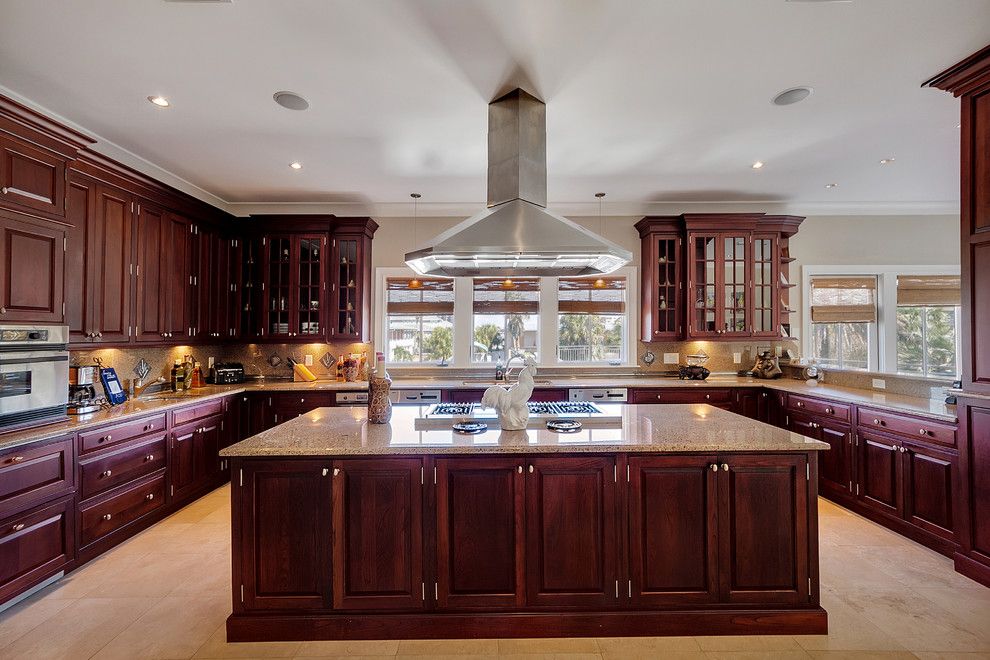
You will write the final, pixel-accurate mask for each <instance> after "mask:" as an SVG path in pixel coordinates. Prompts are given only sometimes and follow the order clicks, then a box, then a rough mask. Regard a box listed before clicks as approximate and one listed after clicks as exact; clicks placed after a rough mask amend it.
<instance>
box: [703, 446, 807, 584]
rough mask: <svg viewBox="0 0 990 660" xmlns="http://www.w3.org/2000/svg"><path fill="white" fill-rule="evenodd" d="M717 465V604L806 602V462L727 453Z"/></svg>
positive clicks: (785, 456) (797, 458)
mask: <svg viewBox="0 0 990 660" xmlns="http://www.w3.org/2000/svg"><path fill="white" fill-rule="evenodd" d="M720 460H721V461H722V463H721V465H720V469H719V512H718V522H719V535H718V542H719V581H720V591H721V599H722V600H723V601H724V602H730V603H781V604H796V603H806V602H808V599H809V585H808V515H807V514H808V508H807V506H808V505H807V501H808V481H807V477H806V469H807V460H806V458H805V457H804V456H803V455H789V454H772V455H764V456H759V455H749V454H728V455H725V456H722V457H720Z"/></svg>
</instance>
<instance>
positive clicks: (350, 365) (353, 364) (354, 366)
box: [343, 358, 361, 383]
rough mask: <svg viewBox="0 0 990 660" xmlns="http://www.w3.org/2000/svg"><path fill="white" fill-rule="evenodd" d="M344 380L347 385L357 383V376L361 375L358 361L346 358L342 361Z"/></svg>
mask: <svg viewBox="0 0 990 660" xmlns="http://www.w3.org/2000/svg"><path fill="white" fill-rule="evenodd" d="M343 371H344V380H345V381H347V382H348V383H353V382H355V381H357V379H358V374H360V373H361V366H360V365H359V364H358V361H357V360H355V359H353V358H347V359H346V360H344V369H343Z"/></svg>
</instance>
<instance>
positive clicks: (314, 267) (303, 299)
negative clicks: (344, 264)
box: [293, 236, 324, 336]
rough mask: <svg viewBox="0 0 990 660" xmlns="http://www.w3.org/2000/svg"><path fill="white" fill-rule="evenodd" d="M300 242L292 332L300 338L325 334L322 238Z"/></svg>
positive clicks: (306, 238)
mask: <svg viewBox="0 0 990 660" xmlns="http://www.w3.org/2000/svg"><path fill="white" fill-rule="evenodd" d="M296 240H297V241H298V246H299V247H298V249H299V252H298V253H299V258H298V261H297V263H296V274H297V281H296V293H297V298H296V300H297V302H296V318H297V320H298V323H299V324H298V326H297V329H296V330H293V332H296V333H298V334H299V335H300V336H306V335H320V334H323V324H322V322H321V318H322V317H321V309H322V304H321V299H322V298H321V294H322V292H323V260H322V254H323V241H324V239H323V237H321V236H302V237H298V238H296Z"/></svg>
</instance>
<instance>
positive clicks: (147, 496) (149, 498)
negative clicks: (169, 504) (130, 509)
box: [144, 493, 155, 502]
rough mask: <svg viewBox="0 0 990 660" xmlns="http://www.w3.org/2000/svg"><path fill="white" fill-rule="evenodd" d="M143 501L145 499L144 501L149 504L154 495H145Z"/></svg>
mask: <svg viewBox="0 0 990 660" xmlns="http://www.w3.org/2000/svg"><path fill="white" fill-rule="evenodd" d="M144 499H146V500H148V501H149V502H150V501H151V500H153V499H155V494H154V493H148V494H147V495H145V496H144Z"/></svg>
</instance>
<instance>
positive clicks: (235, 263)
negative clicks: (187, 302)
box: [221, 236, 245, 339]
mask: <svg viewBox="0 0 990 660" xmlns="http://www.w3.org/2000/svg"><path fill="white" fill-rule="evenodd" d="M224 240H225V242H226V244H227V291H226V292H225V293H226V295H225V297H223V298H221V300H223V301H224V302H225V303H226V307H227V311H226V314H227V325H226V336H227V337H230V338H232V339H236V338H238V337H240V336H241V308H242V306H243V304H244V300H245V297H244V282H243V280H242V279H241V278H242V273H241V268H242V266H241V262H242V260H243V258H244V257H243V250H244V248H243V242H242V241H241V239H240V238H230V237H229V236H228V237H227V238H225V239H224Z"/></svg>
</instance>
